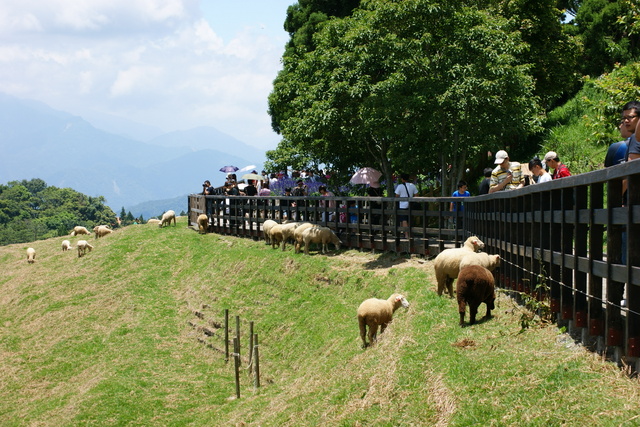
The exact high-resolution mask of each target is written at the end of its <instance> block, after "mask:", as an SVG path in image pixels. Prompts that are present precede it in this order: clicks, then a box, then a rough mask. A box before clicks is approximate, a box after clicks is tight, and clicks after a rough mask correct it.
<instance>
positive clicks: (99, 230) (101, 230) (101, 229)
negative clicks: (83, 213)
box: [93, 225, 113, 239]
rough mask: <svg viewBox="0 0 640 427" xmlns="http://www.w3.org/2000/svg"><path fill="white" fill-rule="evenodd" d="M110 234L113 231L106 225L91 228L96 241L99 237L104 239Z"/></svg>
mask: <svg viewBox="0 0 640 427" xmlns="http://www.w3.org/2000/svg"><path fill="white" fill-rule="evenodd" d="M110 233H113V230H112V229H110V228H109V226H107V225H96V226H95V227H93V234H94V235H95V236H96V239H97V238H99V237H104V236H106V235H107V234H110Z"/></svg>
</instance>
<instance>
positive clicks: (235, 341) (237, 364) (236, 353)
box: [233, 337, 240, 399]
mask: <svg viewBox="0 0 640 427" xmlns="http://www.w3.org/2000/svg"><path fill="white" fill-rule="evenodd" d="M233 349H234V351H233V360H234V362H235V363H234V370H235V374H236V397H237V398H238V399H240V353H239V351H240V339H239V338H238V337H235V338H234V339H233Z"/></svg>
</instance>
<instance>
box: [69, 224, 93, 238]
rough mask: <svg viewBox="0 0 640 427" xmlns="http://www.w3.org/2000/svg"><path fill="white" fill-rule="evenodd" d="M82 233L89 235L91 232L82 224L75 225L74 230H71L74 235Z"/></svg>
mask: <svg viewBox="0 0 640 427" xmlns="http://www.w3.org/2000/svg"><path fill="white" fill-rule="evenodd" d="M81 234H86V235H87V236H88V235H90V234H91V233H89V230H87V229H86V228H85V227H82V226H80V225H76V226H75V227H73V230H72V231H71V235H72V236H79V235H81Z"/></svg>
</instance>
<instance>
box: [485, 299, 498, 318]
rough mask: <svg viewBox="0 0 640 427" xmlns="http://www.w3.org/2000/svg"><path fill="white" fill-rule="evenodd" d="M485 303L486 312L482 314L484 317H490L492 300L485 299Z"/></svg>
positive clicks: (492, 305) (493, 306)
mask: <svg viewBox="0 0 640 427" xmlns="http://www.w3.org/2000/svg"><path fill="white" fill-rule="evenodd" d="M485 305H486V306H487V314H485V315H484V318H485V319H491V310H493V309H494V308H495V305H494V300H490V301H485Z"/></svg>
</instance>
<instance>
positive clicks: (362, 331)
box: [358, 319, 367, 348]
mask: <svg viewBox="0 0 640 427" xmlns="http://www.w3.org/2000/svg"><path fill="white" fill-rule="evenodd" d="M358 324H359V325H360V338H362V348H367V325H366V324H365V323H364V319H358Z"/></svg>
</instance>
